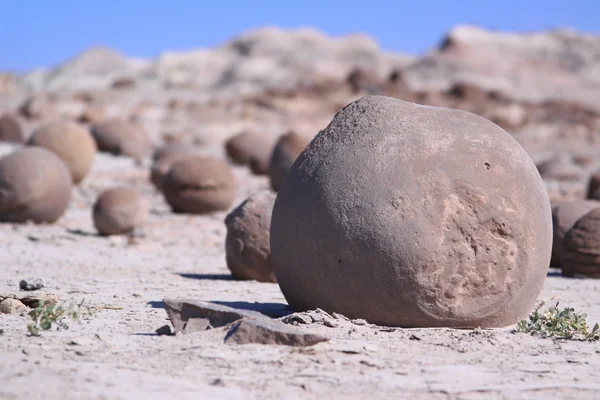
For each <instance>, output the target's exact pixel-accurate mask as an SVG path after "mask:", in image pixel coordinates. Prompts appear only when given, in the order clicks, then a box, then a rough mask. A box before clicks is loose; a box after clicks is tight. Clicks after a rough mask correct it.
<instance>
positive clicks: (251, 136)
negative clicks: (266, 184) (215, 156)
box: [225, 131, 275, 175]
mask: <svg viewBox="0 0 600 400" xmlns="http://www.w3.org/2000/svg"><path fill="white" fill-rule="evenodd" d="M274 144H275V141H274V139H273V138H270V137H269V136H266V135H262V134H259V133H257V132H253V131H244V132H242V133H240V134H238V135H236V136H234V137H232V138H231V139H229V140H228V141H227V142H226V143H225V150H226V151H227V155H228V156H229V158H230V159H231V161H233V162H234V163H235V164H238V165H250V167H251V168H252V172H254V173H255V174H258V175H265V174H267V173H268V171H269V160H270V158H271V152H272V151H273V146H274Z"/></svg>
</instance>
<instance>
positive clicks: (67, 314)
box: [27, 301, 93, 336]
mask: <svg viewBox="0 0 600 400" xmlns="http://www.w3.org/2000/svg"><path fill="white" fill-rule="evenodd" d="M92 313H93V312H92V310H91V309H90V308H89V307H86V306H84V305H83V301H82V302H81V303H79V304H74V303H71V304H69V306H68V307H67V308H65V307H63V306H62V305H55V304H45V303H44V301H40V303H39V304H38V306H37V307H36V308H34V309H33V310H31V311H30V312H29V317H30V318H31V319H32V320H33V322H32V323H30V324H29V325H27V330H28V331H29V333H30V334H31V335H32V336H39V335H40V333H41V332H42V331H48V330H50V329H52V325H56V328H57V329H58V330H60V329H69V325H68V324H67V320H69V319H71V320H73V321H79V320H80V317H82V316H91V315H92Z"/></svg>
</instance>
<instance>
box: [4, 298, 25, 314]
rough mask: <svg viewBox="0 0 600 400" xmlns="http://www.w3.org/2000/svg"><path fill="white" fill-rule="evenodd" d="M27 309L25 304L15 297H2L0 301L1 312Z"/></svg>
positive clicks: (13, 312)
mask: <svg viewBox="0 0 600 400" xmlns="http://www.w3.org/2000/svg"><path fill="white" fill-rule="evenodd" d="M25 310H27V307H25V304H23V303H21V302H20V301H19V300H17V299H11V298H8V299H4V300H2V301H0V313H1V314H17V313H20V312H22V311H25Z"/></svg>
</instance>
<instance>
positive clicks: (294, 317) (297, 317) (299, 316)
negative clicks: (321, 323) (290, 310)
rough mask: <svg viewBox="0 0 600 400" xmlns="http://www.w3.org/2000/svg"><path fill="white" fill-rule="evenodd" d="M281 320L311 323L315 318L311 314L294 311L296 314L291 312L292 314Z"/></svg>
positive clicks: (289, 322)
mask: <svg viewBox="0 0 600 400" xmlns="http://www.w3.org/2000/svg"><path fill="white" fill-rule="evenodd" d="M281 322H283V323H285V324H292V325H298V324H310V323H312V322H313V320H312V318H311V317H310V316H308V315H306V314H305V313H294V314H291V315H288V316H286V317H284V318H282V319H281Z"/></svg>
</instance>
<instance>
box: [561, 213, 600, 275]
mask: <svg viewBox="0 0 600 400" xmlns="http://www.w3.org/2000/svg"><path fill="white" fill-rule="evenodd" d="M560 264H561V268H562V270H563V273H564V274H565V275H583V276H586V277H591V278H600V209H599V208H595V209H593V210H592V211H590V212H588V213H587V214H585V215H584V216H582V217H581V218H579V220H577V222H575V225H573V227H572V228H571V229H570V230H569V231H568V232H567V233H566V235H565V237H564V239H563V251H562V252H561V260H560Z"/></svg>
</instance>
